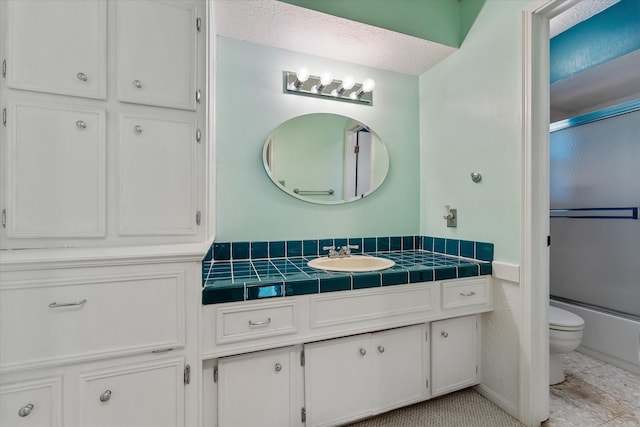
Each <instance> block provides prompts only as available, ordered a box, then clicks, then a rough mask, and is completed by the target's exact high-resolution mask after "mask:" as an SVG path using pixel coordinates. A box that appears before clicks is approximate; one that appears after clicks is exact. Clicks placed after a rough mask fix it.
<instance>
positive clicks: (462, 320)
mask: <svg viewBox="0 0 640 427" xmlns="http://www.w3.org/2000/svg"><path fill="white" fill-rule="evenodd" d="M431 336H432V337H433V342H432V343H431V379H432V381H433V384H432V391H433V396H437V395H441V394H445V393H449V392H451V391H454V390H459V389H461V388H464V387H468V386H471V385H474V384H477V383H478V378H479V376H478V357H479V356H478V355H479V352H478V315H472V316H464V317H455V318H452V319H446V320H440V321H438V322H433V323H432V324H431Z"/></svg>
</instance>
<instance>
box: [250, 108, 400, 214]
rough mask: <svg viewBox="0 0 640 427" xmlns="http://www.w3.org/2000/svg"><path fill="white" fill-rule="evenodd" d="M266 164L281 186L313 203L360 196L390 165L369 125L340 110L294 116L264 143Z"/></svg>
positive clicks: (376, 183) (381, 178) (375, 185)
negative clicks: (335, 112)
mask: <svg viewBox="0 0 640 427" xmlns="http://www.w3.org/2000/svg"><path fill="white" fill-rule="evenodd" d="M262 152H263V162H264V168H265V170H266V171H267V174H268V175H269V177H270V178H271V180H272V181H273V182H274V184H276V185H277V186H278V187H279V188H280V189H282V190H283V191H285V192H286V193H288V194H290V195H291V196H293V197H296V198H298V199H300V200H305V201H307V202H312V203H321V204H339V203H347V202H351V201H354V200H359V199H361V198H363V197H365V196H366V195H368V194H370V193H371V192H373V191H374V190H375V189H377V188H378V187H379V186H380V185H381V184H382V182H383V181H384V179H385V177H386V176H387V172H388V171H389V155H388V153H387V149H386V147H385V146H384V144H383V143H382V141H380V139H379V138H378V137H377V136H376V134H375V133H374V132H372V131H371V130H370V129H369V128H368V127H367V126H365V125H364V124H362V123H360V122H357V121H355V120H353V119H351V118H349V117H344V116H340V115H337V114H326V113H315V114H307V115H304V116H298V117H294V118H293V119H290V120H287V121H286V122H284V123H282V124H281V125H280V126H278V127H277V128H276V129H275V130H274V131H273V132H272V133H271V134H270V135H269V137H268V138H267V140H266V142H265V144H264V148H263V151H262Z"/></svg>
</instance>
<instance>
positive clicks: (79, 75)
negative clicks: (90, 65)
mask: <svg viewBox="0 0 640 427" xmlns="http://www.w3.org/2000/svg"><path fill="white" fill-rule="evenodd" d="M76 77H77V78H78V80H82V81H83V82H86V81H87V80H88V79H89V78H88V77H87V75H86V74H85V73H78V74H76Z"/></svg>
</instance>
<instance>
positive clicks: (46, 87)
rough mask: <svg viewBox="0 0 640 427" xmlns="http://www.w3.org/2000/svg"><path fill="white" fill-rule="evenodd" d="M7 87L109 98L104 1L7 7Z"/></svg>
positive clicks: (33, 1)
mask: <svg viewBox="0 0 640 427" xmlns="http://www.w3.org/2000/svg"><path fill="white" fill-rule="evenodd" d="M7 15H8V19H7V25H8V31H7V41H8V43H7V64H6V67H7V73H6V74H7V75H6V78H7V86H8V87H10V88H12V89H24V90H33V91H39V92H48V93H56V94H61V95H73V96H81V97H87V98H98V99H105V98H106V97H107V69H106V68H107V67H106V65H107V2H106V1H105V0H92V1H86V0H67V1H64V2H63V1H43V0H21V1H9V2H7Z"/></svg>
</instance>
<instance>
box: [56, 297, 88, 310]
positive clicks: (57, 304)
mask: <svg viewBox="0 0 640 427" xmlns="http://www.w3.org/2000/svg"><path fill="white" fill-rule="evenodd" d="M86 302H87V299H86V298H85V299H83V300H82V301H78V302H62V303H59V302H52V303H51V304H49V308H61V307H73V306H76V305H85V303H86Z"/></svg>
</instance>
